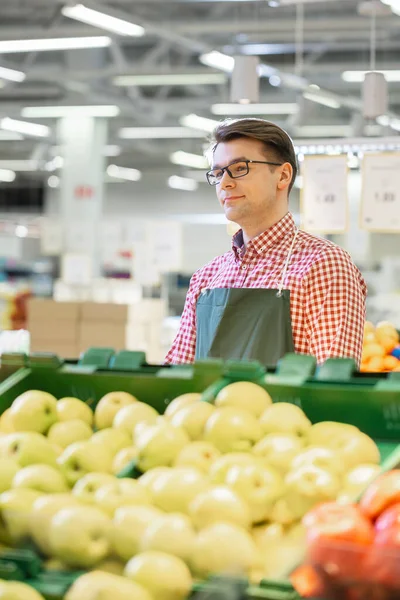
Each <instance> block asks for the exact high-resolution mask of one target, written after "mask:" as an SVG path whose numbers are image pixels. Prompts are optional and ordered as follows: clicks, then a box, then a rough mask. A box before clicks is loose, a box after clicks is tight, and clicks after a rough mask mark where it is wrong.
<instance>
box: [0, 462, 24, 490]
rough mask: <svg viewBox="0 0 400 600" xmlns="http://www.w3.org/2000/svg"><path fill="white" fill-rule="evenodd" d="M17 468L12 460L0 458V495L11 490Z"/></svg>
mask: <svg viewBox="0 0 400 600" xmlns="http://www.w3.org/2000/svg"><path fill="white" fill-rule="evenodd" d="M19 468H20V467H19V466H18V463H17V462H16V461H15V460H13V459H12V458H0V494H1V493H3V492H6V491H7V490H9V489H10V488H11V486H12V482H13V479H14V477H15V475H16V474H17V473H18V470H19Z"/></svg>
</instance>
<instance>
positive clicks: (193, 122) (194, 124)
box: [179, 113, 218, 133]
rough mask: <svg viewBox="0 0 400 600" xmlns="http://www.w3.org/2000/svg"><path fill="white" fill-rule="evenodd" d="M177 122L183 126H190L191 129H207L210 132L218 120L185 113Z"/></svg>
mask: <svg viewBox="0 0 400 600" xmlns="http://www.w3.org/2000/svg"><path fill="white" fill-rule="evenodd" d="M179 122H180V124H181V125H183V126H184V127H191V128H192V129H200V130H201V131H207V132H208V133H211V132H212V131H214V129H215V128H216V126H217V125H218V121H214V120H213V119H207V118H206V117H199V115H195V114H193V113H192V114H190V115H185V116H184V117H181V118H180V119H179Z"/></svg>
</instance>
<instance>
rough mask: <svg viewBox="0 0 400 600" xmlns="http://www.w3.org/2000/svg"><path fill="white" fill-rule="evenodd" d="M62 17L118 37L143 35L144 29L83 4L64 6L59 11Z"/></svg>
mask: <svg viewBox="0 0 400 600" xmlns="http://www.w3.org/2000/svg"><path fill="white" fill-rule="evenodd" d="M61 12H62V14H63V15H64V17H68V18H69V19H74V20H75V21H80V22H81V23H86V24H87V25H93V27H98V28H99V29H106V30H107V31H111V32H112V33H116V34H118V35H127V36H132V37H141V36H142V35H144V33H145V32H144V28H143V27H141V26H140V25H136V24H135V23H130V22H129V21H126V20H125V19H118V18H117V17H113V16H111V15H108V14H106V13H104V12H100V11H99V10H94V9H92V8H88V7H87V6H84V5H83V4H75V6H64V7H63V8H62V9H61Z"/></svg>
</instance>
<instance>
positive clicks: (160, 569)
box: [124, 551, 193, 600]
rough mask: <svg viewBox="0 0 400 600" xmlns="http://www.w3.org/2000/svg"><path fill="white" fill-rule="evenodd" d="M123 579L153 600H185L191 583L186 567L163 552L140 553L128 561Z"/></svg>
mask: <svg viewBox="0 0 400 600" xmlns="http://www.w3.org/2000/svg"><path fill="white" fill-rule="evenodd" d="M124 575H125V577H127V578H128V579H129V580H131V581H134V582H135V583H138V584H139V585H141V586H143V587H144V588H145V589H146V590H147V591H148V592H149V593H150V595H151V597H152V598H154V600H186V598H188V597H189V594H190V591H191V589H192V585H193V581H192V576H191V574H190V571H189V569H188V567H187V566H186V565H185V563H184V562H183V560H181V559H180V558H178V557H177V556H172V555H171V554H166V553H165V552H156V551H148V552H142V553H141V554H138V555H137V556H134V557H133V558H131V559H130V561H129V562H128V563H127V565H126V567H125V572H124Z"/></svg>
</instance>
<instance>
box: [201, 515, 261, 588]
mask: <svg viewBox="0 0 400 600" xmlns="http://www.w3.org/2000/svg"><path fill="white" fill-rule="evenodd" d="M256 555H257V548H256V545H255V543H254V541H253V540H252V538H251V535H250V534H249V533H248V532H247V531H246V530H245V529H243V528H241V527H238V526H237V525H233V524H232V523H224V522H222V523H214V524H213V525H210V526H209V527H206V528H205V529H203V530H202V531H200V533H199V534H198V536H197V539H196V544H195V548H194V551H193V553H192V558H191V561H190V565H191V568H192V571H193V572H194V574H195V575H197V576H198V577H201V578H206V577H209V576H210V575H221V574H223V575H225V576H226V575H231V576H242V577H246V576H247V575H248V574H249V572H250V569H251V568H252V566H253V565H254V563H255V561H256Z"/></svg>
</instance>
